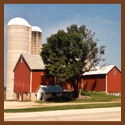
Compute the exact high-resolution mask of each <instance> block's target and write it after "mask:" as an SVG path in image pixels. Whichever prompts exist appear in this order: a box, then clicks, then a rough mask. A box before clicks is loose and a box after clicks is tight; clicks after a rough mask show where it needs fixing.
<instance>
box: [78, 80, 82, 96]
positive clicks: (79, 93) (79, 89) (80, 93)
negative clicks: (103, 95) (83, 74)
mask: <svg viewBox="0 0 125 125" xmlns="http://www.w3.org/2000/svg"><path fill="white" fill-rule="evenodd" d="M79 81H80V84H79V95H78V98H80V97H81V78H80V79H79Z"/></svg>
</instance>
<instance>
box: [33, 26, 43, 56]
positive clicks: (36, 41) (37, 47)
mask: <svg viewBox="0 0 125 125" xmlns="http://www.w3.org/2000/svg"><path fill="white" fill-rule="evenodd" d="M41 45H42V30H41V29H40V28H39V27H37V26H32V40H31V54H36V55H38V54H40V52H41Z"/></svg>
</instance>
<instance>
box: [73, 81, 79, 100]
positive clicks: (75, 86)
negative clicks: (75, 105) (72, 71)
mask: <svg viewBox="0 0 125 125" xmlns="http://www.w3.org/2000/svg"><path fill="white" fill-rule="evenodd" d="M72 83H73V88H74V98H77V97H78V85H77V83H76V82H75V80H72Z"/></svg>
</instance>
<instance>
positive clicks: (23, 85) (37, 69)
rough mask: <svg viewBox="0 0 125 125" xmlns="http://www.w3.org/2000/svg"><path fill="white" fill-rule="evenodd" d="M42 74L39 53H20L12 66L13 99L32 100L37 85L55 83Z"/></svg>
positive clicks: (43, 68) (43, 69)
mask: <svg viewBox="0 0 125 125" xmlns="http://www.w3.org/2000/svg"><path fill="white" fill-rule="evenodd" d="M44 74H45V66H44V64H43V61H42V59H41V57H40V56H39V55H33V54H32V55H30V54H22V55H21V56H20V57H19V59H18V61H17V64H16V66H15V68H14V100H34V99H35V98H36V90H37V88H38V87H39V85H55V81H54V79H52V78H48V77H46V76H44Z"/></svg>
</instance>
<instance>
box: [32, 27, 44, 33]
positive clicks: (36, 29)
mask: <svg viewBox="0 0 125 125" xmlns="http://www.w3.org/2000/svg"><path fill="white" fill-rule="evenodd" d="M32 31H38V32H42V30H41V29H40V28H39V27H38V26H32Z"/></svg>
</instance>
